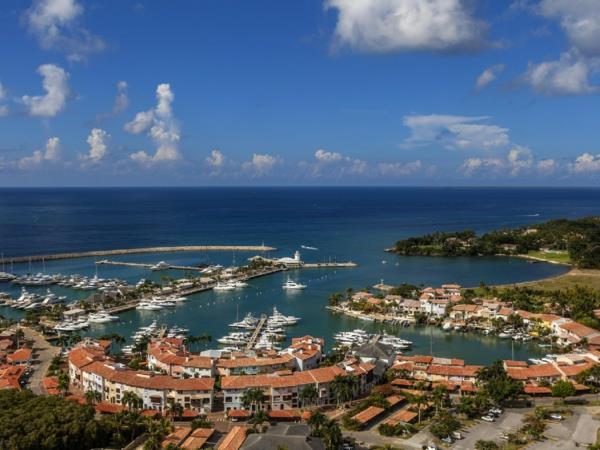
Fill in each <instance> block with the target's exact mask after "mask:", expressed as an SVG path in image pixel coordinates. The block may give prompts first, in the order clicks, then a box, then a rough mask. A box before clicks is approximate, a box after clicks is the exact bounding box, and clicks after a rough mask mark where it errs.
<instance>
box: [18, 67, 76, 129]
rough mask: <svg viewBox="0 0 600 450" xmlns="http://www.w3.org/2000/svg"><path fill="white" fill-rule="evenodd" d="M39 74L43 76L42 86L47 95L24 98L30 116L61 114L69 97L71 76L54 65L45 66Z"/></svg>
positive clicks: (40, 69) (39, 69)
mask: <svg viewBox="0 0 600 450" xmlns="http://www.w3.org/2000/svg"><path fill="white" fill-rule="evenodd" d="M37 72H38V73H39V74H40V75H41V76H42V86H43V88H44V90H45V91H46V94H45V95H37V96H29V95H24V96H23V97H22V101H23V103H24V104H25V105H26V106H27V108H28V110H29V114H30V115H32V116H38V117H54V116H56V115H57V114H58V113H59V112H61V111H62V110H63V109H64V108H65V105H66V103H67V97H68V95H69V86H68V83H67V81H68V80H69V74H68V73H67V72H65V71H64V70H63V69H62V68H60V67H59V66H56V65H54V64H43V65H41V66H39V67H38V69H37Z"/></svg>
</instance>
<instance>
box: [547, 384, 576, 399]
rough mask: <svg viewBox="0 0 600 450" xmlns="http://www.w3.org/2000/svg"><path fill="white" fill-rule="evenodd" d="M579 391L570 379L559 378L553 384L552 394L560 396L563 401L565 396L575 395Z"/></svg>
mask: <svg viewBox="0 0 600 450" xmlns="http://www.w3.org/2000/svg"><path fill="white" fill-rule="evenodd" d="M576 392H577V391H576V390H575V386H573V383H571V382H570V381H564V380H558V381H557V382H556V383H554V384H553V385H552V396H553V397H559V398H560V399H561V400H562V401H563V402H564V400H565V398H567V397H571V396H573V395H575V393H576Z"/></svg>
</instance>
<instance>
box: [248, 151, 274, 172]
mask: <svg viewBox="0 0 600 450" xmlns="http://www.w3.org/2000/svg"><path fill="white" fill-rule="evenodd" d="M280 162H281V158H279V157H278V156H272V155H268V154H260V153H254V154H253V155H252V159H251V160H250V161H246V162H245V163H243V164H242V169H243V170H244V171H245V172H248V173H250V174H251V175H252V176H256V177H262V176H265V175H267V174H268V173H269V172H271V170H273V168H274V167H275V166H276V165H277V164H279V163H280Z"/></svg>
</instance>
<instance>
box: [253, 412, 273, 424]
mask: <svg viewBox="0 0 600 450" xmlns="http://www.w3.org/2000/svg"><path fill="white" fill-rule="evenodd" d="M250 422H251V423H253V424H255V425H262V424H263V423H265V422H269V415H268V414H267V413H266V412H264V411H257V412H255V413H254V415H253V416H252V419H251V420H250Z"/></svg>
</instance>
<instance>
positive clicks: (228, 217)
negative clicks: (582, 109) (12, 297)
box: [0, 188, 600, 363]
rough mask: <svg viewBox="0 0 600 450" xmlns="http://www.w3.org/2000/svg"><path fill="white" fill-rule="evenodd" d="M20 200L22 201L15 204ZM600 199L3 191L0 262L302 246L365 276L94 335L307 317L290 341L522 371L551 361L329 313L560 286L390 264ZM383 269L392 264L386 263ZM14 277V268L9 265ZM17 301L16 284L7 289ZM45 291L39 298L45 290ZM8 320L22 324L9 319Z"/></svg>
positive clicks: (329, 274) (569, 194) (437, 262)
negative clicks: (417, 247) (343, 344)
mask: <svg viewBox="0 0 600 450" xmlns="http://www.w3.org/2000/svg"><path fill="white" fill-rule="evenodd" d="M6 192H10V195H8V196H7V195H2V194H6ZM597 194H598V191H596V190H574V189H571V190H568V189H566V190H549V189H547V190H544V189H541V190H536V189H523V190H518V189H496V190H494V189H483V190H474V189H464V190H461V189H416V188H415V189H358V188H346V189H315V188H312V189H275V188H273V189H171V190H169V189H167V190H157V189H137V190H136V189H125V190H116V189H111V190H89V189H84V190H22V191H21V190H10V191H6V190H2V191H0V251H1V252H3V253H4V254H5V255H6V256H7V257H8V256H10V255H26V254H39V253H53V252H61V251H80V250H91V249H109V248H123V247H135V246H156V245H184V244H240V245H242V244H246V245H248V244H260V243H261V242H262V241H264V242H265V244H267V245H271V246H274V247H277V249H278V250H277V251H276V252H274V254H273V255H271V256H286V255H291V254H292V253H293V251H295V250H297V249H299V248H300V246H301V245H302V244H304V245H310V246H314V247H317V248H319V249H320V250H319V251H310V250H303V251H302V258H303V259H304V260H305V261H307V262H312V261H322V260H328V259H329V258H337V259H338V260H348V259H351V260H353V261H355V262H357V263H358V264H359V267H357V268H355V269H337V270H330V269H306V270H299V271H291V272H288V273H287V274H281V273H279V274H274V275H271V276H268V277H263V278H259V279H255V280H252V282H251V286H250V287H248V288H246V289H243V290H240V291H235V292H206V293H202V294H197V295H194V296H191V297H190V300H189V302H187V303H186V304H182V305H179V306H178V307H177V308H176V309H174V310H163V311H159V312H150V311H129V312H126V313H123V314H121V319H122V320H121V322H120V323H117V324H110V325H95V326H94V327H93V328H90V333H91V334H93V335H99V334H104V333H106V332H109V331H110V332H112V331H116V332H119V333H121V334H123V335H125V336H129V335H131V333H132V332H133V331H134V330H135V329H137V328H138V327H139V326H142V325H147V324H149V323H150V322H151V321H152V320H154V319H156V320H158V321H159V322H160V323H165V324H177V325H180V326H187V327H189V328H190V330H191V331H192V332H193V333H194V334H197V333H203V332H207V333H209V334H211V335H212V336H213V337H214V338H217V337H220V336H221V335H223V334H225V333H226V332H227V324H228V323H230V322H232V321H234V320H235V319H236V315H239V317H242V316H243V315H244V314H245V313H246V312H253V313H255V314H259V313H263V312H269V311H270V310H271V309H272V308H273V306H277V308H278V309H279V310H280V311H282V312H283V313H285V314H293V315H296V316H300V317H302V321H301V322H300V324H298V325H297V326H296V327H294V328H291V329H290V330H289V331H290V333H289V335H290V337H291V336H295V335H304V334H312V335H316V336H323V337H325V338H326V339H327V340H328V343H331V336H332V335H333V334H334V333H336V332H337V331H339V330H350V329H354V328H363V329H366V330H369V331H379V330H381V329H382V327H383V328H385V329H386V330H387V331H391V332H394V333H399V334H400V335H402V336H403V337H405V338H406V339H409V340H412V341H413V342H414V348H413V353H425V354H428V353H429V352H430V348H433V353H434V354H435V355H439V356H454V357H459V358H464V359H466V360H467V361H468V362H471V363H488V362H490V361H492V360H495V359H497V358H510V357H512V352H513V351H514V357H515V358H517V359H526V358H527V357H530V356H533V355H536V354H538V353H539V352H538V350H537V348H536V346H535V345H530V344H517V343H515V344H514V349H513V348H512V344H511V343H510V342H506V341H499V340H496V339H495V338H493V337H485V336H478V335H470V334H459V333H454V332H451V333H443V332H442V331H441V330H437V329H430V328H403V329H394V328H386V327H385V326H382V325H381V324H374V323H371V322H364V321H360V320H357V319H352V318H348V317H344V316H340V315H335V314H332V313H330V312H328V311H327V310H325V309H324V306H325V305H326V303H327V297H328V296H329V294H330V293H332V292H334V291H343V290H345V289H346V288H347V287H353V288H354V289H359V288H362V287H365V286H369V285H373V284H375V283H378V282H380V280H381V279H383V280H384V281H385V282H386V283H389V284H399V283H402V282H408V283H413V284H424V285H433V286H436V285H439V284H442V283H460V284H462V285H464V286H475V285H478V284H479V283H480V282H485V283H488V284H497V283H512V282H520V281H526V280H531V279H539V278H544V277H547V276H552V275H556V274H560V273H562V272H564V271H565V268H564V267H562V266H557V265H550V264H530V263H528V262H527V261H524V260H521V259H513V258H423V257H402V256H395V255H390V254H387V253H384V252H383V249H384V248H385V247H387V246H390V245H393V243H394V241H395V240H397V239H399V238H403V237H406V236H410V235H414V234H422V233H424V232H430V231H434V230H456V229H464V228H473V229H475V230H477V231H484V230H489V229H492V228H497V227H501V226H515V225H519V224H529V223H535V222H538V221H542V220H547V219H549V218H553V217H579V216H582V215H588V214H598V213H600V202H598V201H597V200H598V195H597ZM249 256H252V254H245V253H235V254H233V253H229V252H227V253H219V252H212V253H193V252H192V253H177V254H155V255H151V254H143V255H128V256H120V257H111V259H118V260H122V261H132V262H148V263H156V262H158V261H160V260H164V261H166V262H168V263H172V264H181V265H193V264H198V263H202V262H210V263H221V264H225V265H230V264H232V262H233V260H234V259H235V262H236V264H238V265H240V264H243V263H244V262H245V259H246V258H248V257H249ZM383 261H386V263H385V264H384V263H383ZM7 268H8V267H7ZM13 269H14V271H15V272H17V273H27V272H29V271H32V272H38V271H42V270H43V267H42V264H41V263H39V262H38V263H33V264H32V267H31V268H30V267H29V265H28V264H21V265H15V266H14V267H13ZM45 270H46V272H48V273H63V274H74V273H78V274H82V275H94V273H95V267H94V260H93V259H89V258H88V259H77V260H64V261H52V262H48V263H46V264H45ZM165 274H168V275H172V276H176V277H182V276H183V275H184V273H183V272H181V271H166V272H160V273H157V272H150V271H147V270H144V269H133V268H125V267H118V266H99V269H98V275H99V276H100V277H103V278H109V277H119V278H123V279H126V280H128V281H130V282H137V281H138V280H139V279H140V278H142V277H143V278H148V279H153V280H155V281H159V280H160V275H165ZM288 275H289V276H290V277H291V278H293V279H296V280H298V281H301V282H303V283H305V284H307V285H308V288H307V289H306V290H305V291H302V292H286V291H284V290H282V289H281V285H282V284H283V282H284V281H285V279H286V278H287V276H288ZM6 290H9V291H11V292H13V293H14V292H15V291H18V288H17V287H15V286H12V285H10V284H7V283H3V284H0V291H6ZM32 290H34V289H32ZM52 290H53V291H55V292H56V293H58V294H61V295H68V296H69V298H70V299H75V298H81V297H85V296H87V295H89V293H86V292H77V291H73V290H71V289H68V288H65V289H63V288H59V287H53V288H52ZM0 314H4V315H7V316H15V315H17V314H19V312H17V311H15V310H12V309H10V308H0Z"/></svg>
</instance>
